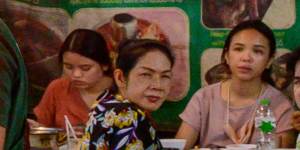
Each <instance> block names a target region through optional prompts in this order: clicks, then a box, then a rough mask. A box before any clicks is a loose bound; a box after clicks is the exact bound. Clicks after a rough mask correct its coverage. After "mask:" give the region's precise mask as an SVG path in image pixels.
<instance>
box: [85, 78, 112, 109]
mask: <svg viewBox="0 0 300 150" xmlns="http://www.w3.org/2000/svg"><path fill="white" fill-rule="evenodd" d="M112 83H113V80H112V78H110V77H107V76H105V77H103V78H102V80H100V81H99V82H98V83H97V84H96V85H95V86H93V87H92V88H87V89H80V90H79V92H80V95H81V98H82V99H83V101H84V102H85V103H86V105H87V106H88V108H91V107H92V105H93V103H94V102H95V101H96V100H97V98H98V96H99V95H100V94H101V93H102V92H103V91H104V90H105V89H107V88H110V87H111V85H112Z"/></svg>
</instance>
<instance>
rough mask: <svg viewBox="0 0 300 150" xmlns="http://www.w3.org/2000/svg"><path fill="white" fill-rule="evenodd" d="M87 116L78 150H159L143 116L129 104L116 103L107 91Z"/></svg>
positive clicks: (139, 110) (153, 130) (159, 147)
mask: <svg viewBox="0 0 300 150" xmlns="http://www.w3.org/2000/svg"><path fill="white" fill-rule="evenodd" d="M89 116H90V118H89V121H88V122H87V127H86V129H85V135H84V136H83V138H82V141H81V143H80V149H81V150H87V149H89V150H107V149H112V150H117V149H126V150H142V149H146V150H156V149H162V146H161V143H160V142H159V139H158V137H157V136H156V132H155V129H154V128H153V127H152V126H151V124H150V122H149V120H147V118H146V115H145V112H144V111H143V110H141V109H139V108H138V107H137V106H136V105H134V104H132V103H130V102H129V101H128V100H121V101H120V100H117V99H116V98H115V96H114V95H113V94H112V93H111V92H109V91H108V90H107V91H105V92H104V93H103V94H102V95H101V96H100V99H99V103H98V104H97V105H96V106H95V108H94V109H93V110H92V112H91V113H90V114H89Z"/></svg>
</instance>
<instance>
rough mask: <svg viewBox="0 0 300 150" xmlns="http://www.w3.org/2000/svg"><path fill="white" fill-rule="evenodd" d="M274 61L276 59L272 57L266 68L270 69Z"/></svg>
mask: <svg viewBox="0 0 300 150" xmlns="http://www.w3.org/2000/svg"><path fill="white" fill-rule="evenodd" d="M273 61H274V57H272V58H270V60H269V62H268V64H267V66H266V68H268V69H270V68H271V66H272V63H273Z"/></svg>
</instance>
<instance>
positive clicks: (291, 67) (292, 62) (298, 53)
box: [286, 47, 300, 75]
mask: <svg viewBox="0 0 300 150" xmlns="http://www.w3.org/2000/svg"><path fill="white" fill-rule="evenodd" d="M288 56H289V58H288V59H286V61H287V71H288V72H289V73H291V75H294V74H295V67H296V64H297V62H298V61H300V47H297V48H296V49H295V50H294V51H293V52H291V53H289V55H288Z"/></svg>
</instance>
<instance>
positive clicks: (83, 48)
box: [31, 29, 113, 128]
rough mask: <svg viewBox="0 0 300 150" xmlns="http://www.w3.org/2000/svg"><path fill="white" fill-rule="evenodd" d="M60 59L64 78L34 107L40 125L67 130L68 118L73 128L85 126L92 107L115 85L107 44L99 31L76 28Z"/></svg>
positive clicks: (54, 82)
mask: <svg viewBox="0 0 300 150" xmlns="http://www.w3.org/2000/svg"><path fill="white" fill-rule="evenodd" d="M59 60H60V62H61V63H62V66H63V76H62V77H61V78H59V79H56V80H54V81H52V82H51V83H50V85H49V86H48V87H47V89H46V91H45V93H44V95H43V97H42V99H41V101H40V103H39V104H38V105H37V106H36V107H35V108H34V113H35V115H36V117H37V122H38V123H39V124H42V125H44V126H47V127H58V128H64V127H65V121H64V115H67V117H68V118H69V120H70V122H71V124H72V125H73V126H80V125H85V123H86V122H87V120H88V113H89V111H90V108H91V107H92V105H93V104H94V103H96V100H97V99H98V96H99V95H101V93H102V92H104V91H105V89H108V88H110V87H111V85H112V83H113V80H112V63H111V59H110V57H109V51H108V48H107V45H106V42H105V40H104V38H103V37H102V36H101V35H100V34H98V33H97V32H95V31H92V30H87V29H76V30H74V31H73V32H72V33H70V34H69V35H68V37H67V38H66V40H65V41H64V43H63V45H62V47H61V50H60V53H59ZM31 122H33V121H31Z"/></svg>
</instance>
